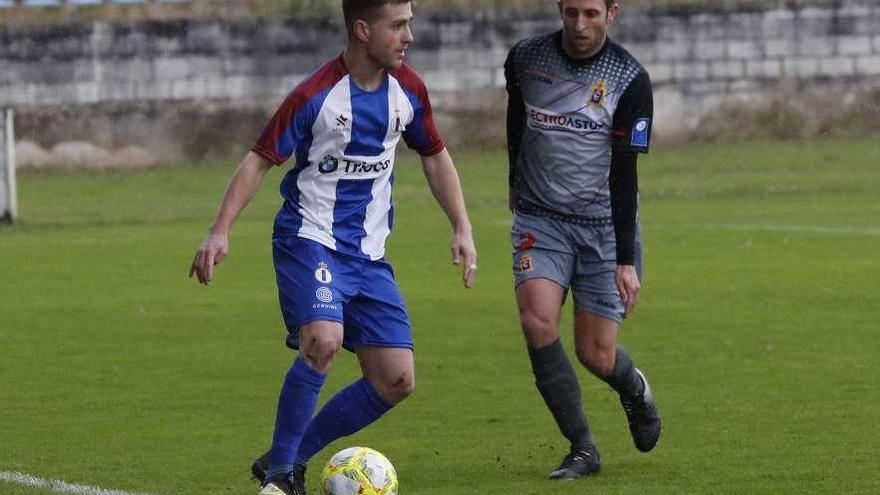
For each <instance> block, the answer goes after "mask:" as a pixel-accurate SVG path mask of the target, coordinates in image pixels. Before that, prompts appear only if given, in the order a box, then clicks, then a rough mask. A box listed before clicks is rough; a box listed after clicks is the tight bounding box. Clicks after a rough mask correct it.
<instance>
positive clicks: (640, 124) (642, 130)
mask: <svg viewBox="0 0 880 495" xmlns="http://www.w3.org/2000/svg"><path fill="white" fill-rule="evenodd" d="M650 133H651V119H647V118H641V119H636V121H635V123H633V128H632V139H631V140H630V145H631V146H633V147H634V148H643V149H647V148H648V137H649V135H650Z"/></svg>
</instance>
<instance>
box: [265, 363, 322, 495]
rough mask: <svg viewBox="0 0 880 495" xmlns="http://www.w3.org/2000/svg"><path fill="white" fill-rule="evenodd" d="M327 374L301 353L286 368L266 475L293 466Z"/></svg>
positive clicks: (272, 475)
mask: <svg viewBox="0 0 880 495" xmlns="http://www.w3.org/2000/svg"><path fill="white" fill-rule="evenodd" d="M325 378H326V375H325V374H323V373H319V372H317V371H315V370H313V369H312V368H311V367H310V366H309V365H307V364H306V363H305V361H303V360H302V359H301V358H300V357H297V358H296V360H295V361H294V362H293V366H291V367H290V370H289V371H288V372H287V376H286V377H285V379H284V385H282V386H281V395H280V397H279V398H278V413H277V415H276V417H275V436H274V437H273V439H272V451H271V454H270V455H269V471H268V473H267V474H268V476H267V479H271V478H274V477H276V476H278V475H281V474H286V473H289V472H290V471H291V470H292V469H293V459H294V457H295V456H296V452H297V450H298V449H299V445H300V442H301V441H302V438H303V433H304V432H305V431H306V427H307V426H308V424H309V421H310V420H311V419H312V414H314V412H315V404H316V403H317V402H318V393H319V392H320V391H321V387H322V386H323V385H324V379H325Z"/></svg>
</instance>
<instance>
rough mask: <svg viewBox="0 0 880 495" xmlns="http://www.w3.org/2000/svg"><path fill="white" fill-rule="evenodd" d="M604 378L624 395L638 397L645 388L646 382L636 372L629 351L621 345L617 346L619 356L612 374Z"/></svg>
mask: <svg viewBox="0 0 880 495" xmlns="http://www.w3.org/2000/svg"><path fill="white" fill-rule="evenodd" d="M603 379H604V380H605V382H606V383H608V385H611V388H613V389H614V390H616V391H617V393H618V394H620V395H623V396H629V397H636V396H639V395H641V394H642V391H644V389H645V384H644V383H642V379H641V378H639V375H638V373H636V367H635V365H634V364H633V362H632V359H631V358H630V357H629V353H628V352H626V349H624V348H623V347H621V346H617V356H616V358H615V360H614V369H613V370H611V376H607V377H604V378H603Z"/></svg>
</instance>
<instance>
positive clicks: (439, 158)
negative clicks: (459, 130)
mask: <svg viewBox="0 0 880 495" xmlns="http://www.w3.org/2000/svg"><path fill="white" fill-rule="evenodd" d="M422 170H424V172H425V178H426V179H427V180H428V186H430V188H431V193H433V194H434V198H436V199H437V202H438V203H439V204H440V207H441V208H443V211H444V212H445V213H446V216H447V217H449V222H450V223H451V224H452V231H453V237H452V263H453V264H455V265H458V264H463V265H462V274H461V279H462V281H463V282H464V286H465V287H467V288H471V287H473V285H474V276H475V275H476V271H477V248H476V247H475V246H474V238H473V232H472V230H471V221H470V220H469V219H468V214H467V209H466V208H465V205H464V196H463V195H462V192H461V181H460V180H459V178H458V172H457V171H456V170H455V165H454V164H453V163H452V157H451V156H449V152H448V151H447V150H446V148H443V150H442V151H440V152H439V153H437V154H436V155H433V156H423V157H422Z"/></svg>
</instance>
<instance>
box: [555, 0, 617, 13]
mask: <svg viewBox="0 0 880 495" xmlns="http://www.w3.org/2000/svg"><path fill="white" fill-rule="evenodd" d="M556 1H557V2H559V3H562V0H556ZM617 2H618V0H605V10H606V11H607V10H611V6H612V5H614V4H615V3H617Z"/></svg>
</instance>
